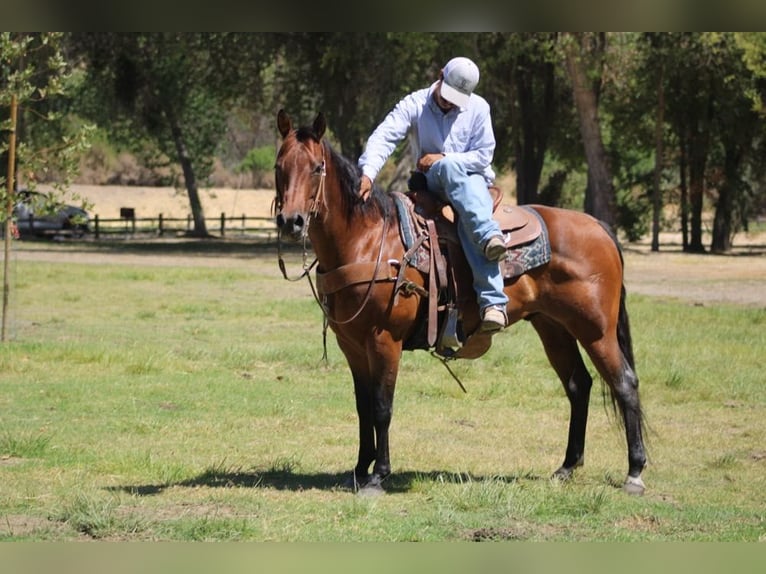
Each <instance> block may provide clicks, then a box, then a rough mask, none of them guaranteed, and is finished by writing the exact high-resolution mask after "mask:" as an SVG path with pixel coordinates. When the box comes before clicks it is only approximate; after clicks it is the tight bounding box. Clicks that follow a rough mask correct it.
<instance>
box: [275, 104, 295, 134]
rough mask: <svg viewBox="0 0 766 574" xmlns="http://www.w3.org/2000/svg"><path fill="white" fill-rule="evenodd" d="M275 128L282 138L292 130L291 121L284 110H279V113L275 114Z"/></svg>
mask: <svg viewBox="0 0 766 574" xmlns="http://www.w3.org/2000/svg"><path fill="white" fill-rule="evenodd" d="M277 128H278V129H279V133H280V134H282V137H283V138H284V137H286V136H287V134H289V133H290V131H292V129H293V121H292V120H291V119H290V116H288V115H287V112H286V111H285V110H284V109H281V110H279V113H278V114H277Z"/></svg>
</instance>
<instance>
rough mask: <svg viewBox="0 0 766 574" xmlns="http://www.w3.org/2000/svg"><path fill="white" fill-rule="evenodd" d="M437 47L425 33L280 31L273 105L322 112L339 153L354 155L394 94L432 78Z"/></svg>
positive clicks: (301, 113) (308, 113) (303, 112)
mask: <svg viewBox="0 0 766 574" xmlns="http://www.w3.org/2000/svg"><path fill="white" fill-rule="evenodd" d="M437 46H438V45H437V42H436V39H435V36H434V35H433V34H426V33H392V32H351V33H349V32H324V33H308V32H307V33H290V34H284V35H283V36H282V42H281V49H280V53H279V60H278V63H277V74H276V82H277V86H278V87H277V89H275V93H276V94H278V97H279V99H280V101H279V102H278V106H275V107H285V108H289V109H294V110H296V111H295V112H294V113H293V114H292V115H294V116H296V117H305V118H307V119H309V118H311V119H313V117H314V116H315V115H316V113H317V111H319V110H321V111H323V112H324V114H325V115H326V116H327V120H328V125H329V126H330V127H331V129H332V133H333V136H334V137H335V139H336V140H337V141H338V143H339V145H340V149H341V151H342V153H343V154H345V155H347V156H348V157H351V158H354V159H355V158H357V157H359V155H361V153H362V150H363V149H364V144H365V142H366V140H367V137H368V136H369V135H370V133H371V132H372V130H373V129H374V128H375V126H376V125H377V123H378V122H380V121H381V120H382V119H383V117H384V116H385V114H386V113H388V111H389V110H390V109H391V108H392V107H393V106H394V104H395V103H396V102H397V101H398V100H399V98H401V97H402V96H403V95H404V94H405V93H407V92H409V91H411V90H413V89H415V88H416V87H418V88H419V87H422V86H424V85H427V83H428V82H429V81H433V80H434V79H435V78H436V75H437V73H438V71H439V69H440V66H441V65H443V62H438V63H437V62H436V55H435V53H436V51H437Z"/></svg>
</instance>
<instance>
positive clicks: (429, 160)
mask: <svg viewBox="0 0 766 574" xmlns="http://www.w3.org/2000/svg"><path fill="white" fill-rule="evenodd" d="M443 157H444V154H443V153H427V154H426V155H424V156H423V157H421V158H420V159H419V160H418V169H419V170H420V171H422V172H423V173H425V172H427V171H428V170H429V169H430V168H431V166H432V165H433V164H435V163H436V162H437V161H439V160H440V159H441V158H443Z"/></svg>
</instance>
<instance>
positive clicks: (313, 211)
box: [274, 144, 388, 332]
mask: <svg viewBox="0 0 766 574" xmlns="http://www.w3.org/2000/svg"><path fill="white" fill-rule="evenodd" d="M321 147H322V162H321V164H320V165H319V167H318V168H317V170H318V171H317V175H319V183H318V184H317V189H316V192H315V193H314V195H313V196H312V197H311V198H310V199H311V204H310V205H309V210H308V216H307V218H306V223H305V224H304V225H303V229H302V230H301V240H302V242H303V254H302V272H301V274H300V275H298V276H297V277H292V278H291V277H290V276H288V274H287V269H286V266H285V261H284V258H283V257H282V230H281V229H280V228H277V259H278V263H279V269H280V271H281V272H282V276H283V277H284V278H285V279H286V280H288V281H299V280H301V279H303V278H304V277H306V278H308V282H309V285H310V287H311V292H312V294H313V295H314V299H315V300H316V302H317V303H318V304H319V307H320V308H321V309H322V314H323V315H324V322H325V325H324V328H325V332H326V330H327V324H328V323H333V324H334V325H344V324H346V323H350V322H351V321H353V320H354V319H356V318H357V317H358V316H359V314H360V313H361V312H362V309H364V307H365V305H367V302H368V301H369V300H370V297H371V296H372V287H373V285H374V284H375V281H374V279H373V278H374V277H377V275H378V271H379V270H380V265H381V262H382V260H383V249H384V247H385V243H386V233H387V232H388V218H387V217H384V218H383V231H382V233H381V236H380V248H379V249H378V256H377V259H376V260H375V271H374V273H373V275H372V278H371V279H370V281H369V284H368V286H367V292H366V293H365V295H364V299H363V300H362V303H361V305H360V306H359V309H357V310H356V312H355V313H354V314H353V315H351V317H349V318H347V319H344V320H343V321H338V320H336V319H333V318H332V317H330V315H329V313H328V311H327V305H326V297H325V298H321V297H320V296H319V293H318V292H317V289H316V287H315V285H314V282H313V281H312V279H311V274H310V271H311V269H312V268H313V267H314V266H315V265H316V264H317V262H318V259H317V258H314V261H312V262H311V263H308V251H309V249H308V246H309V243H310V241H309V239H308V230H309V225H310V224H311V219H312V217H317V216H319V215H320V208H321V207H325V209H326V204H325V181H326V179H327V163H326V160H325V146H324V145H323V144H322V145H321ZM281 192H282V190H278V197H276V198H275V199H274V210H275V211H279V210H281V207H282V202H281V195H282V193H281Z"/></svg>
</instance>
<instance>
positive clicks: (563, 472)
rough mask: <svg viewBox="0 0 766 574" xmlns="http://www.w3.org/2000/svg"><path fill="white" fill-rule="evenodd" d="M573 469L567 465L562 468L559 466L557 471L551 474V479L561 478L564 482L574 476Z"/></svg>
mask: <svg viewBox="0 0 766 574" xmlns="http://www.w3.org/2000/svg"><path fill="white" fill-rule="evenodd" d="M572 471H573V469H571V468H565V467H563V466H562V467H561V468H559V469H558V470H557V471H556V472H554V473H553V474H552V475H551V479H552V480H560V481H562V482H566V481H567V480H569V479H570V478H572Z"/></svg>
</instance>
